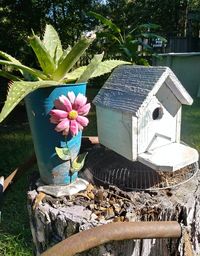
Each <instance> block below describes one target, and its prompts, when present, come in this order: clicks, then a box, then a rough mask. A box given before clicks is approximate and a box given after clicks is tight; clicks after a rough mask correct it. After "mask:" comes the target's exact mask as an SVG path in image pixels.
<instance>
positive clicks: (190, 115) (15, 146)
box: [0, 90, 200, 256]
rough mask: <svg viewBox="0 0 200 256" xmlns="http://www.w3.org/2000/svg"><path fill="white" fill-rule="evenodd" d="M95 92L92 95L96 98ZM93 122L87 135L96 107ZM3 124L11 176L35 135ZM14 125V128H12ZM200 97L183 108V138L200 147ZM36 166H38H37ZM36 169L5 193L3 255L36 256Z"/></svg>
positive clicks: (3, 169)
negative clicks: (29, 197) (32, 200)
mask: <svg viewBox="0 0 200 256" xmlns="http://www.w3.org/2000/svg"><path fill="white" fill-rule="evenodd" d="M95 93H96V91H95V90H94V91H92V93H91V95H90V96H89V98H93V95H94V94H95ZM89 119H90V124H89V126H88V128H87V129H86V130H85V135H96V117H95V111H94V108H92V111H91V113H90V116H89ZM9 127H10V126H8V127H7V128H6V127H4V128H3V127H0V142H1V144H0V163H1V165H0V175H4V176H7V175H8V174H9V173H10V172H11V171H12V170H14V169H15V167H16V166H18V165H19V163H21V162H23V160H25V159H26V158H27V157H29V156H30V155H31V154H32V152H33V146H32V141H31V135H30V132H29V129H28V127H27V126H24V128H23V129H19V128H17V129H14V130H13V129H10V128H9ZM11 128H12V127H11ZM199 129H200V99H196V100H195V102H194V104H193V106H191V107H190V106H185V107H184V108H183V122H182V140H183V141H185V142H187V143H188V144H190V145H192V146H193V147H195V148H197V149H198V150H199V149H200V133H199ZM35 169H36V168H35ZM35 169H32V170H29V171H28V172H27V173H26V174H25V175H24V176H23V177H22V178H21V179H20V180H19V181H18V182H16V183H15V184H13V185H11V186H10V187H9V189H8V190H7V191H6V193H5V195H4V202H3V206H2V222H1V223H0V255H1V256H3V255H5V256H9V255H10V256H15V255H16V256H18V255H19V256H21V255H22V256H23V255H32V251H31V233H30V229H29V222H28V215H27V210H26V192H27V190H28V184H29V177H30V175H31V173H32V172H34V171H36V170H35Z"/></svg>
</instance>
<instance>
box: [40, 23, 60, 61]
mask: <svg viewBox="0 0 200 256" xmlns="http://www.w3.org/2000/svg"><path fill="white" fill-rule="evenodd" d="M43 44H44V46H45V47H46V49H47V51H48V52H49V54H50V56H51V58H52V59H54V61H55V63H58V61H59V59H60V57H61V56H62V55H63V50H62V44H61V41H60V38H59V36H58V33H57V31H56V30H55V29H54V27H53V26H51V25H46V28H45V33H44V37H43Z"/></svg>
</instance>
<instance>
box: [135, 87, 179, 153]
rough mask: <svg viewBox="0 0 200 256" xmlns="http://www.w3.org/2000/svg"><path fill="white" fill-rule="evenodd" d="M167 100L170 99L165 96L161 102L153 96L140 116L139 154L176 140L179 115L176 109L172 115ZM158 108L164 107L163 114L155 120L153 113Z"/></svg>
mask: <svg viewBox="0 0 200 256" xmlns="http://www.w3.org/2000/svg"><path fill="white" fill-rule="evenodd" d="M162 88H163V87H162ZM169 97H170V95H169ZM166 102H168V99H166V100H165V99H164V98H163V104H161V102H160V101H159V100H158V99H157V97H156V96H154V97H152V100H151V102H150V103H149V105H148V106H147V107H146V108H145V109H144V110H143V114H142V115H141V116H140V117H139V118H138V154H141V153H143V152H145V151H147V150H151V149H154V148H157V147H161V146H163V145H166V144H169V143H172V142H175V141H176V126H177V125H176V122H177V116H176V114H175V113H174V112H175V111H174V112H173V114H174V115H175V116H173V115H171V113H170V112H169V111H168V108H167V106H166V105H167V103H166ZM156 108H162V111H163V116H162V117H161V119H157V120H153V117H152V114H153V111H154V110H155V109H156ZM176 111H177V110H176Z"/></svg>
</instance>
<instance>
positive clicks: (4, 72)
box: [0, 69, 21, 81]
mask: <svg viewBox="0 0 200 256" xmlns="http://www.w3.org/2000/svg"><path fill="white" fill-rule="evenodd" d="M0 76H2V77H5V78H7V79H9V80H12V81H21V79H20V78H19V77H17V76H14V75H12V74H10V73H8V72H6V71H3V70H1V69H0Z"/></svg>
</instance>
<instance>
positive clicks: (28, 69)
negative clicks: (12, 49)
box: [0, 60, 48, 80]
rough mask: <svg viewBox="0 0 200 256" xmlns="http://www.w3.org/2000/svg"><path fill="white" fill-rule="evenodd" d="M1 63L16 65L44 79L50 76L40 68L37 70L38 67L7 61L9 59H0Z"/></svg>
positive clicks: (19, 68)
mask: <svg viewBox="0 0 200 256" xmlns="http://www.w3.org/2000/svg"><path fill="white" fill-rule="evenodd" d="M0 64H1V65H6V66H11V67H14V68H16V69H17V70H23V71H26V72H27V73H29V74H31V75H33V76H34V77H38V78H41V79H43V80H45V79H48V77H47V76H46V75H45V74H44V73H43V72H41V71H40V70H37V69H34V68H29V67H27V66H24V65H22V64H17V63H13V62H11V61H7V60H0Z"/></svg>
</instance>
